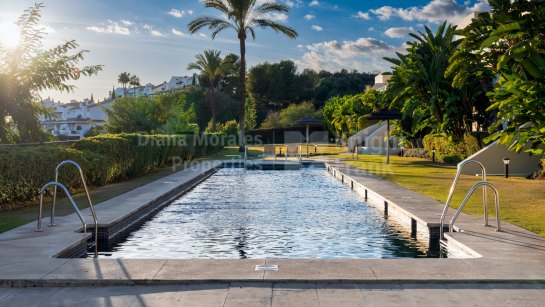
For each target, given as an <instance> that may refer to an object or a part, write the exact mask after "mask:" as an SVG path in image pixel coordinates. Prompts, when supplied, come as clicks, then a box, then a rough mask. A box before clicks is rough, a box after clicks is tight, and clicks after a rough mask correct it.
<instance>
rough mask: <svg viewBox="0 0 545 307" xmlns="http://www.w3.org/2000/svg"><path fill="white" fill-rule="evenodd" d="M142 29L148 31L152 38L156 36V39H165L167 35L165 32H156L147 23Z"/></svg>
mask: <svg viewBox="0 0 545 307" xmlns="http://www.w3.org/2000/svg"><path fill="white" fill-rule="evenodd" d="M142 28H144V29H146V30H148V31H149V34H151V36H155V37H165V36H166V34H164V33H163V32H161V31H159V30H155V29H154V28H153V26H152V25H149V24H147V23H146V24H144V25H143V26H142Z"/></svg>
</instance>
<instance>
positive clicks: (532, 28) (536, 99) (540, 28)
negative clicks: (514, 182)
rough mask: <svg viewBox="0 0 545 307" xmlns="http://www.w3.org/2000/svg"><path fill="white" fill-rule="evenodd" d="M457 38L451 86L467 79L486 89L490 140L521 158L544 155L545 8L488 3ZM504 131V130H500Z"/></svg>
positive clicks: (535, 2)
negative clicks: (494, 115) (490, 114)
mask: <svg viewBox="0 0 545 307" xmlns="http://www.w3.org/2000/svg"><path fill="white" fill-rule="evenodd" d="M489 3H490V6H491V10H490V13H482V14H479V16H478V17H477V18H475V19H473V22H472V23H471V24H470V25H469V26H468V27H467V28H466V29H464V31H463V32H462V35H464V37H465V39H464V41H463V42H462V44H461V46H460V50H459V51H457V53H456V54H455V56H454V57H453V59H452V61H451V68H452V72H453V74H454V75H455V79H454V81H455V84H460V83H463V82H464V80H465V79H466V78H467V76H477V77H478V78H480V79H481V80H483V81H488V80H491V79H492V77H496V78H497V83H496V84H495V85H494V86H492V82H483V85H487V87H486V89H487V91H489V93H488V97H489V98H490V101H491V103H492V104H491V105H490V107H489V108H488V110H489V111H497V121H495V123H494V124H493V125H492V126H491V127H490V129H489V131H490V132H491V133H493V135H492V137H491V138H490V139H489V140H496V139H498V140H499V142H500V143H501V144H505V145H507V146H508V147H509V148H510V149H512V150H515V151H517V152H520V151H522V150H525V151H527V152H529V153H532V154H538V155H541V154H544V153H545V151H544V150H543V146H544V145H545V98H544V97H545V36H544V33H545V6H544V5H543V1H539V0H530V1H526V0H525V1H522V0H514V1H511V0H490V1H489ZM504 125H505V126H507V128H506V129H504V128H503V126H504Z"/></svg>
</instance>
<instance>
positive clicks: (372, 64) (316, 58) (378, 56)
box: [294, 37, 396, 71]
mask: <svg viewBox="0 0 545 307" xmlns="http://www.w3.org/2000/svg"><path fill="white" fill-rule="evenodd" d="M305 49H306V51H305V53H304V54H303V55H302V56H301V58H299V59H295V60H294V61H295V63H296V64H297V65H298V66H299V67H301V68H302V69H304V68H312V69H314V70H317V71H319V70H322V69H325V70H329V71H338V70H340V69H343V68H344V69H348V70H353V69H357V70H359V71H371V70H384V69H387V68H388V64H387V63H386V62H385V61H384V60H383V59H382V57H384V56H390V55H391V54H392V53H393V52H394V51H395V50H396V48H394V47H393V46H391V45H389V44H388V43H386V42H384V41H381V40H377V39H375V38H370V37H367V38H365V37H362V38H359V39H357V40H355V41H343V42H338V41H336V40H334V41H328V42H321V43H315V44H311V45H306V46H305Z"/></svg>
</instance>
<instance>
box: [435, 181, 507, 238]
mask: <svg viewBox="0 0 545 307" xmlns="http://www.w3.org/2000/svg"><path fill="white" fill-rule="evenodd" d="M480 186H483V188H484V189H486V187H487V186H488V187H490V188H492V190H493V191H494V200H495V203H496V222H497V225H496V231H501V225H500V196H499V193H498V189H496V187H495V186H494V185H493V184H491V183H490V182H486V181H481V182H479V183H477V184H475V185H474V186H473V187H472V188H471V189H470V190H469V192H468V193H467V195H466V198H464V200H463V201H462V204H461V205H460V207H458V210H456V213H454V216H453V217H452V219H451V220H450V224H449V233H452V230H453V228H454V222H455V221H456V219H457V218H458V215H460V212H462V210H463V209H464V206H465V205H466V203H467V201H468V200H469V198H470V197H471V195H473V192H475V190H476V189H477V188H478V187H480ZM441 226H443V225H441Z"/></svg>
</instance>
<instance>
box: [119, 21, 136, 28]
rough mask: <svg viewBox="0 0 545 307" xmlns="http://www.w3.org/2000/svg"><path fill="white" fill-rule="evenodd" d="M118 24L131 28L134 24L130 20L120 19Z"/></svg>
mask: <svg viewBox="0 0 545 307" xmlns="http://www.w3.org/2000/svg"><path fill="white" fill-rule="evenodd" d="M119 22H120V23H122V24H123V25H125V26H132V25H133V24H134V22H132V21H130V20H125V19H121V20H120V21H119Z"/></svg>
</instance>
